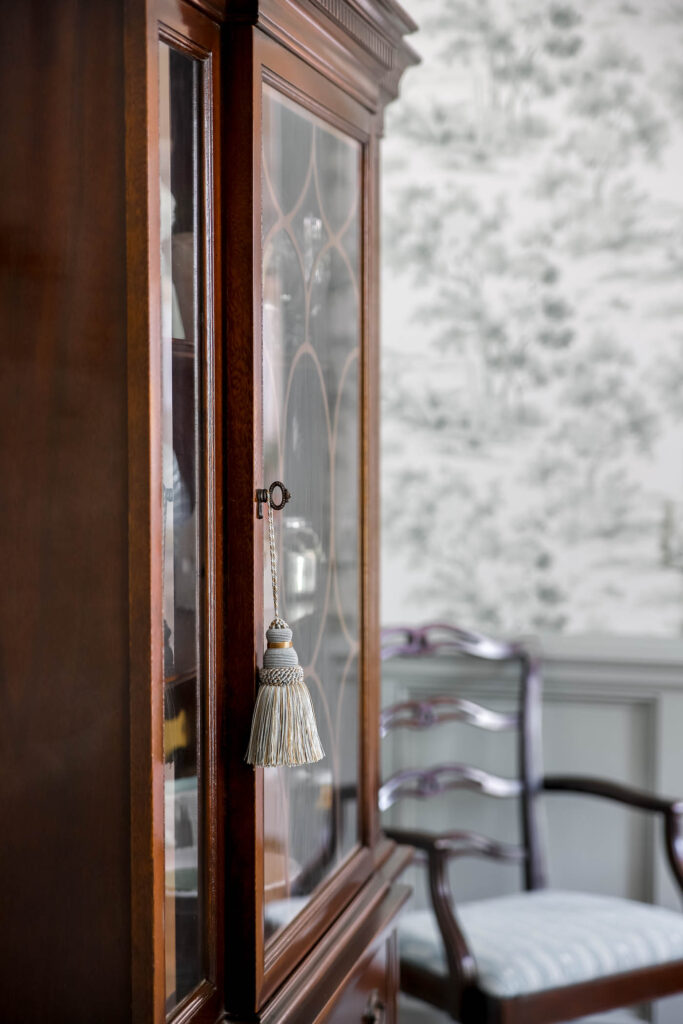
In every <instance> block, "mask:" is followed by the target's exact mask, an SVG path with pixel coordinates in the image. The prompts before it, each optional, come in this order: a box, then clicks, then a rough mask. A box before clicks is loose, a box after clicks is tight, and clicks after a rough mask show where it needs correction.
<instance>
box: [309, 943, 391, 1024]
mask: <svg viewBox="0 0 683 1024" xmlns="http://www.w3.org/2000/svg"><path fill="white" fill-rule="evenodd" d="M397 992H398V947H397V943H396V932H395V931H394V932H392V933H391V934H390V935H389V937H388V938H385V939H384V940H383V941H382V942H381V944H380V945H379V946H376V947H374V949H373V950H371V951H369V953H368V956H367V957H364V958H363V959H362V960H361V962H360V964H359V969H358V972H357V974H356V975H355V976H354V978H353V979H352V980H351V982H350V983H349V985H348V987H347V989H346V991H345V992H344V994H343V995H342V996H341V998H340V999H339V1000H338V1001H337V1002H336V1003H335V1005H334V1007H333V1008H332V1010H331V1012H330V1013H329V1015H328V1016H327V1017H325V1024H396V998H397Z"/></svg>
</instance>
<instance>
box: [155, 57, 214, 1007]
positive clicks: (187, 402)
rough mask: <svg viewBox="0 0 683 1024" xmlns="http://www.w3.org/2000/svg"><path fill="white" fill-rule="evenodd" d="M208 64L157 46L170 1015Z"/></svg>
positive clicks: (187, 881) (196, 850) (183, 920)
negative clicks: (203, 84)
mask: <svg viewBox="0 0 683 1024" xmlns="http://www.w3.org/2000/svg"><path fill="white" fill-rule="evenodd" d="M200 68H201V65H200V62H199V61H197V60H195V59H194V58H192V57H190V56H188V55H186V54H184V53H180V52H178V51H176V50H174V49H172V48H171V47H170V46H168V45H167V44H166V43H164V42H160V44H159V72H160V73H159V125H160V131H159V175H160V181H159V189H160V197H161V203H160V213H161V305H162V308H161V377H162V380H161V417H162V466H163V494H162V507H163V517H162V529H163V548H162V564H163V623H160V628H163V642H164V779H165V785H164V792H165V819H166V820H165V841H166V845H165V877H166V900H165V918H164V929H165V938H166V1006H167V1010H171V1009H172V1008H173V1007H174V1006H175V1005H176V1004H177V1003H178V1002H180V1000H181V999H182V998H183V997H184V996H185V995H187V994H188V992H190V991H191V990H192V989H193V988H194V987H195V986H196V985H197V984H198V982H199V981H200V979H201V977H202V973H203V972H202V964H201V948H202V933H201V913H200V911H201V905H202V900H201V896H202V893H201V887H202V879H201V870H200V865H201V863H202V852H203V851H202V849H201V845H202V843H201V831H202V829H201V804H200V797H199V791H200V790H199V786H198V777H199V774H200V772H199V768H200V756H199V706H200V700H199V695H200V686H201V682H202V657H201V652H202V646H203V644H202V630H203V623H202V614H201V608H202V601H201V598H200V590H199V588H200V584H201V580H202V578H203V575H204V573H203V553H202V544H201V537H200V524H201V520H202V515H201V510H202V493H201V485H200V472H199V469H200V466H201V464H202V426H201V424H202V417H201V400H200V396H201V360H200V353H201V345H199V344H198V339H199V338H200V337H201V333H200V332H201V329H202V320H203V316H202V313H203V311H202V309H201V305H200V295H201V293H202V289H201V280H200V258H199V254H200V251H201V244H202V243H201V231H200V226H199V225H200V219H199V198H198V197H199V196H200V195H201V189H200V187H199V181H198V174H199V160H198V157H199V114H198V110H199V87H200Z"/></svg>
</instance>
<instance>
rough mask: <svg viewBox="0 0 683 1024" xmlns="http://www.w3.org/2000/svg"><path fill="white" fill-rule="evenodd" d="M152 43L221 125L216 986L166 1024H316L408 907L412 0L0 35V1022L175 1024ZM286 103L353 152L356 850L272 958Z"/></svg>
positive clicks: (114, 4)
mask: <svg viewBox="0 0 683 1024" xmlns="http://www.w3.org/2000/svg"><path fill="white" fill-rule="evenodd" d="M160 23H161V24H162V25H163V26H165V29H162V32H163V33H165V37H166V38H167V39H168V40H170V41H171V42H172V43H173V44H174V45H177V46H179V47H180V48H181V49H183V50H185V52H188V53H190V54H194V55H196V56H199V57H200V58H201V59H204V58H208V57H209V56H210V58H211V62H212V63H211V71H210V74H208V75H207V76H205V77H204V80H203V88H204V94H203V95H204V104H203V106H204V111H205V112H206V111H208V110H209V108H211V112H212V115H213V118H212V124H211V123H210V120H211V119H205V120H204V122H203V126H202V133H203V134H202V139H203V142H204V143H206V146H205V151H206V152H210V153H211V154H212V161H210V162H207V163H205V164H204V165H203V167H202V171H203V172H204V174H205V175H207V177H206V181H207V189H206V192H205V194H204V195H203V196H202V203H203V216H204V219H205V223H206V225H207V227H208V230H207V239H208V240H209V243H210V244H209V246H208V247H207V250H206V252H205V253H204V256H203V262H202V271H203V277H204V280H205V282H206V284H207V290H206V294H205V296H204V298H205V311H206V314H207V315H206V327H207V330H208V335H207V339H206V346H207V347H206V352H205V359H204V364H203V365H204V371H205V376H204V379H203V388H202V390H203V399H204V408H205V411H206V413H207V418H206V436H205V438H204V442H205V451H206V454H207V460H206V467H205V474H204V480H203V486H204V490H205V495H206V498H207V501H206V516H205V520H204V523H203V533H204V536H205V538H206V542H207V567H208V568H207V580H206V583H207V597H206V603H205V606H204V609H203V611H204V620H205V622H206V624H207V631H206V632H207V647H206V650H205V652H204V665H205V668H206V673H205V675H206V687H205V688H204V690H203V697H202V700H203V704H202V709H201V718H202V719H203V727H202V733H201V737H200V756H201V765H202V771H203V776H202V787H203V788H202V791H201V804H202V812H203V815H204V833H203V847H204V851H205V855H206V858H205V862H206V866H205V869H203V870H204V874H203V879H202V880H203V885H204V893H205V902H204V905H203V908H202V911H203V917H204V923H205V932H206V946H205V949H204V951H203V956H204V960H205V964H206V970H205V975H206V977H205V979H204V980H203V981H202V982H201V984H200V985H199V986H198V988H197V989H196V990H195V991H194V992H193V993H190V995H189V996H188V997H187V998H186V999H185V1000H184V1002H183V1003H182V1004H181V1005H180V1006H179V1007H178V1008H177V1009H176V1010H175V1011H174V1013H173V1015H172V1020H173V1021H174V1024H179V1022H182V1024H185V1022H188V1024H189V1022H193V1024H209V1022H211V1024H215V1022H216V1021H218V1020H219V1019H221V1018H222V1017H223V1015H224V1013H225V1012H226V1009H227V1010H229V1011H235V1012H238V1013H239V1014H241V1015H242V1016H243V1018H245V1019H247V1020H250V1021H254V1020H256V1019H259V1018H261V1019H263V1020H264V1021H265V1020H268V1021H269V1022H270V1024H275V1022H277V1024H286V1022H291V1024H294V1022H300V1024H311V1021H312V1020H315V1019H318V1018H319V1019H321V1020H322V1019H323V1017H324V1016H325V1014H328V1013H329V1012H332V1009H333V1008H334V1007H335V1006H337V1005H339V1006H341V1005H342V1004H341V1003H340V1002H339V1000H340V999H342V997H343V993H344V990H345V987H346V986H348V985H350V984H355V982H356V980H357V973H356V967H357V964H358V963H361V962H362V963H365V962H366V961H367V958H368V957H369V956H371V962H372V957H375V956H377V955H378V954H379V951H380V949H381V948H382V944H383V943H386V942H387V939H388V935H389V933H390V931H391V928H392V921H393V919H394V916H395V914H396V911H397V909H398V907H399V906H400V905H401V904H402V902H403V900H404V899H405V896H406V891H405V889H404V888H403V887H397V886H395V884H394V880H395V877H396V876H397V874H398V873H399V872H400V871H401V870H402V868H403V867H404V866H405V863H406V852H405V851H404V850H401V851H397V849H396V847H395V844H394V843H392V842H389V841H386V840H383V839H382V837H381V836H380V833H379V828H378V815H377V809H376V806H375V796H376V787H377V782H378V753H377V720H378V693H379V671H378V665H379V646H378V631H379V618H378V568H377V554H376V551H377V532H378V521H379V500H378V475H379V474H378V447H377V443H378V402H377V386H378V348H377V345H378V302H377V294H378V287H379V271H378V266H379V262H378V224H379V209H378V199H379V189H378V172H379V170H378V169H379V148H378V136H379V133H380V131H381V123H382V110H383V106H384V104H385V103H386V102H387V101H388V99H390V98H391V96H393V95H395V93H396V89H397V86H398V78H399V77H400V74H401V72H402V70H403V69H404V68H405V67H406V66H407V64H409V63H410V62H411V61H412V60H414V55H413V54H412V52H411V51H410V49H409V47H407V45H406V44H405V42H404V41H403V36H404V35H405V34H406V32H408V31H410V29H411V27H412V23H411V22H410V20H409V19H408V18H407V16H405V15H404V14H403V13H402V11H401V9H400V7H399V6H398V4H396V3H395V2H394V0H297V2H295V3H293V2H291V0H261V2H257V0H123V2H121V0H97V2H93V3H85V2H84V0H59V2H58V3H54V4H46V3H43V2H38V0H23V2H17V3H12V4H7V5H5V6H4V8H3V31H2V34H1V35H0V56H1V57H2V60H1V61H0V105H1V108H2V124H3V145H2V146H1V147H0V174H1V178H0V233H1V235H0V237H1V239H2V246H1V247H0V261H1V263H2V267H3V276H2V280H1V281H0V287H1V288H2V300H3V301H2V308H3V316H4V324H3V326H4V327H5V330H4V332H3V336H4V338H5V340H6V353H5V358H4V360H3V369H2V373H1V374H0V479H2V481H3V484H4V488H5V489H4V492H3V498H4V501H3V509H2V531H1V532H0V563H1V564H2V567H3V571H4V577H3V583H4V587H3V591H2V598H0V602H1V604H0V613H1V614H0V672H1V673H2V685H3V695H4V697H5V700H4V703H3V715H2V719H1V720H0V734H1V735H2V739H3V742H4V747H3V750H4V751H5V752H6V756H7V762H8V765H9V768H8V770H7V772H6V773H5V779H4V782H5V784H4V785H3V786H2V790H1V792H2V811H3V821H4V823H5V835H4V838H3V842H2V843H1V844H0V871H1V873H2V879H3V901H2V924H3V927H2V939H1V940H0V944H1V945H0V1018H1V1019H2V1020H8V1021H22V1022H23V1021H26V1022H29V1024H30V1022H32V1021H38V1020H40V1021H44V1020H48V1019H50V1020H53V1019H54V1020H65V1021H69V1024H79V1022H83V1024H92V1022H93V1021H94V1020H97V1021H98V1024H99V1022H101V1024H108V1022H112V1024H126V1022H127V1021H135V1022H138V1024H143V1022H144V1024H150V1022H152V1024H162V1022H163V1021H164V1018H165V1014H164V1001H165V991H164V989H165V977H164V975H165V972H164V919H163V914H164V777H163V766H164V758H163V701H162V694H163V690H162V686H161V681H162V667H163V666H162V662H163V657H162V655H163V651H162V644H161V636H162V633H161V629H160V628H159V624H160V622H161V619H162V616H161V601H162V594H161V549H162V542H161V525H162V524H161V502H160V500H159V496H160V493H161V465H160V455H161V451H160V448H161V446H160V431H159V414H160V407H159V406H160V353H159V345H158V344H157V339H158V338H159V335H160V331H159V319H160V316H159V305H160V280H159V278H160V270H159V266H160V257H159V233H160V225H159V220H160V216H159V201H158V178H159V167H158V151H159V138H158V104H159V95H158V68H157V47H158V34H159V28H160ZM266 75H271V76H272V77H273V78H274V79H276V80H277V83H278V87H279V88H282V89H283V90H284V91H286V92H288V93H289V94H290V95H292V96H295V97H296V98H297V100H298V101H300V102H304V103H305V104H306V105H307V106H308V108H309V109H311V110H312V111H314V112H315V113H316V114H317V115H318V116H322V117H324V118H325V119H326V120H328V121H329V122H330V123H332V124H334V125H335V126H336V127H337V128H340V129H341V130H343V131H346V132H348V133H350V134H351V135H352V136H353V137H354V138H357V139H359V140H360V141H361V143H362V145H363V147H364V164H363V175H364V208H363V240H364V250H365V252H364V256H363V293H364V294H363V312H362V317H363V335H364V339H365V347H364V355H363V373H362V378H363V379H362V388H363V391H362V394H363V402H362V422H363V434H364V437H365V441H364V447H363V453H362V454H363V460H364V469H363V478H362V483H361V491H362V509H363V512H362V517H361V518H362V520H363V522H362V528H361V534H362V551H363V596H362V615H363V620H362V621H363V632H364V639H363V644H362V669H361V673H362V677H363V687H362V688H361V689H362V690H363V694H364V695H363V697H362V703H361V704H360V705H359V715H360V717H361V735H362V737H363V740H362V747H363V754H362V763H361V771H362V789H361V795H360V799H359V803H360V805H361V807H362V810H361V827H360V843H359V846H358V849H357V850H356V851H354V852H353V853H352V855H351V856H350V857H349V858H348V859H347V861H346V862H345V863H344V864H343V865H342V867H341V869H340V870H339V871H337V872H336V873H335V875H334V876H333V877H332V878H331V879H330V880H329V883H326V884H325V885H324V886H321V888H320V891H319V892H318V893H317V894H316V896H315V897H314V899H313V900H312V901H311V905H310V910H308V911H307V912H305V913H304V914H302V915H301V917H300V919H299V920H298V922H297V923H295V925H294V926H293V927H292V928H291V929H290V930H289V931H287V932H285V933H283V935H284V937H283V939H281V940H276V941H274V942H273V943H271V944H269V945H268V946H266V943H265V942H264V935H263V913H262V910H263V907H262V899H263V795H262V778H261V773H259V772H254V771H253V770H252V769H251V768H248V767H247V766H246V765H245V764H244V762H243V756H244V750H245V747H246V742H247V736H248V731H249V724H250V719H251V712H252V708H253V700H254V695H255V691H256V652H257V651H260V649H261V643H262V626H263V623H262V607H261V601H262V558H261V552H262V546H261V540H262V532H261V530H262V527H261V525H260V524H258V523H257V521H256V518H255V515H254V491H255V488H256V486H261V485H262V484H263V483H264V481H262V480H261V479H260V472H261V465H262V463H261V423H260V395H261V392H260V385H261V381H260V373H261V355H262V353H261V339H260V323H261V286H260V265H261V252H260V194H259V190H260V166H259V161H260V102H261V101H260V85H261V79H262V77H265V76H266ZM209 172H210V174H209ZM390 945H391V942H390ZM388 948H389V947H387V949H388ZM392 955H393V954H392ZM387 956H388V953H387ZM379 959H380V960H381V959H382V955H381V954H379ZM390 960H391V958H390V957H389V959H388V960H387V961H386V979H387V980H386V984H387V986H388V988H387V991H388V992H390V991H391V989H392V987H394V986H395V983H396V979H395V975H394V971H395V964H394V967H393V968H392V967H391V964H390ZM372 970H373V971H374V970H375V969H374V968H373V969H372ZM371 974H372V971H371ZM363 984H364V983H363ZM267 997H268V1002H267V1003H266V998H267Z"/></svg>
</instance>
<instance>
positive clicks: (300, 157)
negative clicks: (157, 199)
mask: <svg viewBox="0 0 683 1024" xmlns="http://www.w3.org/2000/svg"><path fill="white" fill-rule="evenodd" d="M262 155H263V162H262V216H263V221H262V225H263V226H262V231H263V480H264V483H265V484H266V486H268V485H269V484H270V483H271V482H272V481H273V480H282V481H283V482H284V483H285V485H286V486H287V487H288V489H289V490H290V491H291V493H292V499H291V501H290V502H289V504H288V505H287V506H286V507H285V509H284V511H283V512H281V513H276V516H275V519H276V530H277V544H278V549H279V561H280V566H281V572H282V581H281V586H282V599H281V600H282V606H281V612H280V614H281V615H282V616H283V617H284V618H285V619H286V620H287V622H288V623H289V625H290V626H291V627H292V629H293V631H294V646H295V648H296V651H297V653H298V655H299V661H300V663H301V664H302V665H303V667H304V673H305V680H306V683H307V685H308V688H309V690H310V692H311V696H312V698H313V704H314V707H315V712H316V717H317V721H318V728H319V731H320V737H321V740H322V743H323V747H324V748H325V752H326V757H325V758H324V760H323V761H321V762H320V763H318V764H314V765H310V766H307V767H302V768H266V769H264V816H265V825H264V840H265V843H264V845H265V852H264V876H265V877H264V885H265V894H264V896H265V899H264V905H265V932H266V936H270V935H273V934H274V933H275V932H276V931H277V930H278V929H279V928H281V927H282V926H284V925H285V924H287V923H288V922H289V921H290V920H291V919H292V918H293V917H294V916H295V915H296V914H297V913H298V911H299V910H301V909H302V908H303V906H304V905H305V903H306V902H307V900H308V899H309V897H310V895H311V893H312V892H313V891H314V889H315V888H316V887H317V886H318V885H319V884H320V883H321V882H323V881H324V880H325V879H326V878H327V877H328V876H329V875H330V874H331V873H332V872H333V871H335V869H336V868H337V867H338V866H339V865H340V863H341V862H342V860H343V859H344V858H345V856H346V855H348V854H349V853H350V852H351V851H352V850H353V849H354V847H355V846H356V845H357V843H358V839H359V821H358V774H359V750H360V746H359V745H360V734H359V709H360V695H359V643H360V632H359V618H360V594H361V579H360V526H359V519H360V446H361V437H360V411H361V403H360V343H361V277H360V263H361V261H360V253H361V223H362V220H361V180H362V179H361V160H362V147H361V145H360V143H359V142H357V141H356V140H355V139H353V138H350V137H349V136H347V135H345V134H343V133H342V132H340V131H338V130H337V129H335V128H333V127H332V126H330V125H329V124H327V123H325V122H324V121H322V120H320V119H319V118H318V117H316V116H314V115H313V114H311V113H309V112H308V111H307V110H306V109H304V108H303V107H302V106H300V105H298V104H296V103H294V102H293V101H291V100H290V99H288V98H286V97H284V96H283V95H282V94H281V93H279V92H278V91H277V90H275V89H274V88H271V87H270V86H268V85H264V87H263V154H262ZM264 534H265V531H264ZM264 565H265V569H266V572H265V579H264V600H265V613H264V614H265V623H264V625H267V624H268V623H269V622H270V620H271V619H272V618H273V606H272V595H271V591H270V575H269V568H268V554H267V550H264Z"/></svg>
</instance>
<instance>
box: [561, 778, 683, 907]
mask: <svg viewBox="0 0 683 1024" xmlns="http://www.w3.org/2000/svg"><path fill="white" fill-rule="evenodd" d="M543 789H544V790H545V791H546V792H550V793H582V794H586V795H587V796H597V797H602V798H603V799H605V800H614V801H616V802H617V803H620V804H626V805H627V806H628V807H635V808H637V809H638V810H641V811H649V812H650V813H654V814H661V815H662V817H663V818H664V841H665V844H666V853H667V857H668V860H669V865H670V867H671V871H672V873H673V876H674V878H675V879H676V881H677V883H678V887H679V889H680V890H681V895H683V827H682V825H683V800H667V799H665V798H663V797H659V796H655V795H654V794H653V793H647V792H645V791H644V790H642V789H632V788H631V787H630V786H624V785H622V783H620V782H610V781H609V780H607V779H596V778H591V777H590V776H585V775H546V777H545V778H544V780H543Z"/></svg>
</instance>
